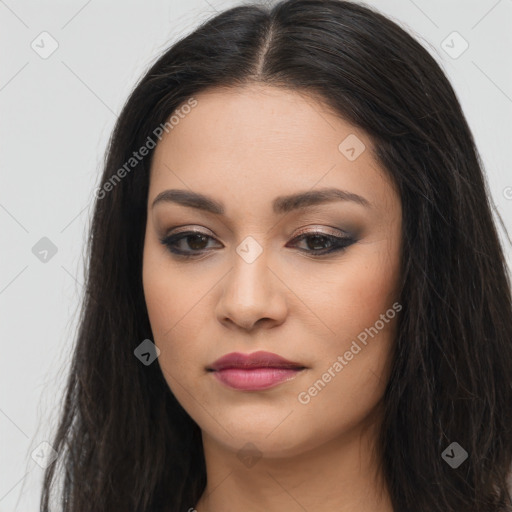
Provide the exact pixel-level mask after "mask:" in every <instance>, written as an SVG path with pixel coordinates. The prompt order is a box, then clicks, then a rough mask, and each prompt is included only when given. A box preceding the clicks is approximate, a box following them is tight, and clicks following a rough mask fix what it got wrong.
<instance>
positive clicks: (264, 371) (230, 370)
mask: <svg viewBox="0 0 512 512" xmlns="http://www.w3.org/2000/svg"><path fill="white" fill-rule="evenodd" d="M306 369H307V367H306V366H304V365H303V364H300V363H296V362H293V361H289V360H288V359H285V358H283V357H281V356H278V355H277V354H272V353H270V352H263V351H260V352H254V353H252V354H241V353H238V352H233V353H231V354H227V355H225V356H223V357H221V358H220V359H218V360H217V361H215V362H214V363H213V364H211V365H210V366H209V367H207V368H206V370H207V371H208V372H211V373H212V374H213V376H214V377H215V378H216V379H217V380H218V381H220V382H221V383H223V384H224V385H226V386H228V387H230V388H232V389H238V390H245V391H257V390H262V389H268V388H271V387H274V386H276V385H278V384H280V383H282V382H285V381H289V380H291V379H293V378H295V377H296V376H297V375H298V374H299V373H301V372H303V371H304V370H306Z"/></svg>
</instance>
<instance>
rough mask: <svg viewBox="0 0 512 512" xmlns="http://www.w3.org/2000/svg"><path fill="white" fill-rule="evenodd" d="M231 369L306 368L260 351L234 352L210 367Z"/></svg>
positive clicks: (217, 369) (211, 368) (213, 368)
mask: <svg viewBox="0 0 512 512" xmlns="http://www.w3.org/2000/svg"><path fill="white" fill-rule="evenodd" d="M230 368H238V369H244V370H252V369H256V368H279V369H294V370H302V369H304V368H305V366H304V365H303V364H300V363H297V362H294V361H289V360H288V359H285V358H284V357H281V356H278V355H277V354H273V353H271V352H265V351H259V352H253V353H252V354H242V353H240V352H232V353H230V354H226V355H225V356H222V357H221V358H220V359H217V360H216V361H215V362H214V363H212V364H211V365H210V366H208V367H207V368H206V369H207V370H208V371H221V370H227V369H230Z"/></svg>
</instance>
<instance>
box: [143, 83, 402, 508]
mask: <svg viewBox="0 0 512 512" xmlns="http://www.w3.org/2000/svg"><path fill="white" fill-rule="evenodd" d="M195 98H196V99H197V102H198V103H197V106H195V107H194V108H192V109H191V111H190V113H188V114H187V115H186V116H184V117H183V118H182V119H181V120H180V121H179V123H178V124H177V125H175V126H174V128H173V129H172V130H170V131H169V133H167V134H165V135H164V137H163V138H162V140H161V141H160V142H159V143H158V144H157V147H156V149H155V153H154V156H153V160H152V167H151V176H150V187H149V194H148V220H147V226H146V235H145V245H144V259H143V286H144V294H145V299H146V304H147V308H148V313H149V318H150V322H151V327H152V331H153V335H154V342H155V344H156V346H157V347H158V348H159V349H160V355H159V357H158V362H159V364H160V367H161V369H162V372H163V374H164V376H165V379H166V381H167V383H168V385H169V387H170V389H171V391H172V392H173V393H174V395H175V396H176V398H177V400H178V401H179V402H180V403H181V405H182V406H183V407H184V409H185V410H186V411H187V412H188V414H189V415H190V416H191V417H192V418H193V420H194V421H195V422H196V423H197V424H198V425H199V427H200V428H201V431H202V437H203V446H204V453H205V460H206V467H207V478H208V483H207V488H206V490H205V492H204V493H203V495H202V496H201V499H200V500H199V502H198V503H197V504H196V503H191V504H190V510H193V508H195V509H196V510H197V511H198V512H220V511H222V512H231V511H239V510H244V511H247V512H251V511H256V510H258V511H261V510H266V511H267V512H274V511H279V512H282V510H287V511H292V512H294V511H297V512H298V511H304V510H308V511H313V510H323V511H334V510H336V511H338V512H339V511H342V512H345V511H346V512H348V511H350V512H363V511H365V512H366V511H368V510H375V511H381V512H392V510H393V509H392V507H391V504H390V500H389V495H388V491H387V489H386V486H385V485H384V483H383V479H382V475H381V473H380V472H379V471H378V466H377V465H378V462H379V457H380V455H379V450H378V446H377V444H376V442H375V440H376V436H377V434H378V431H379V428H380V421H381V418H382V397H383V394H384V391H385V386H386V383H387V381H388V378H389V372H390V368H391V360H392V355H393V348H394V341H395V337H396V328H395V325H396V320H397V318H398V315H399V313H397V314H396V316H395V317H394V319H392V320H388V322H387V323H384V327H383V328H381V329H380V330H379V331H378V334H377V335H374V336H373V337H368V341H367V345H366V346H364V345H362V344H361V343H358V344H359V345H360V346H361V347H363V348H362V349H361V351H359V352H358V353H357V355H354V356H353V358H352V359H351V360H350V361H347V360H346V358H344V361H345V362H346V363H347V364H346V366H345V365H344V366H343V369H342V370H341V371H338V372H334V373H335V377H332V378H331V380H330V381H329V382H328V383H326V384H325V386H324V387H323V388H322V389H321V390H320V391H319V392H318V393H317V394H316V395H315V396H310V401H309V402H308V403H306V404H305V403H301V402H300V401H299V400H298V396H299V394H300V393H301V392H303V393H304V392H307V391H308V389H309V388H310V387H311V386H312V385H313V384H314V383H315V381H317V380H318V379H320V378H322V375H323V374H325V372H327V370H328V369H329V368H332V366H333V363H334V362H335V361H337V358H338V356H342V357H343V355H344V354H345V353H346V352H347V351H348V350H349V349H350V347H351V345H352V343H353V341H354V340H357V336H358V335H359V334H360V333H361V332H362V331H364V330H365V328H370V327H371V326H374V325H375V323H376V321H377V320H379V318H381V316H380V315H382V314H385V313H386V311H387V310H389V309H390V308H392V304H393V303H395V301H397V299H398V293H397V292H398V283H399V279H400V273H399V268H400V254H401V222H402V221H401V217H402V211H401V202H400V196H399V194H398V192H397V190H396V189H395V187H394V186H393V184H392V183H391V182H390V180H389V178H388V177H387V175H386V174H385V172H384V170H383V169H382V168H381V167H380V166H379V164H378V162H377V160H376V159H374V157H373V155H372V143H371V141H370V139H369V138H368V136H367V135H366V134H365V133H364V132H362V131H361V130H359V129H357V128H355V127H354V126H352V125H351V124H349V123H347V122H346V121H344V120H343V119H341V118H340V117H338V116H336V115H335V113H333V112H332V111H329V109H328V108H327V107H326V106H325V105H324V104H323V103H322V102H321V101H320V100H319V99H318V98H316V99H315V98H313V97H312V96H306V95H303V94H299V93H297V92H292V91H290V90H284V89H279V88H274V87H270V86H263V85H254V84H251V85H248V86H245V87H243V88H237V89H231V90H228V89H215V90H209V91H206V92H203V93H201V94H199V95H197V96H195ZM349 134H355V135H356V136H357V138H358V139H359V140H360V141H362V142H363V143H364V145H365V146H366V149H365V150H364V151H363V152H362V153H361V154H360V155H359V156H358V157H357V158H356V159H355V160H353V161H350V160H349V159H347V158H346V157H345V156H344V154H342V153H341V152H340V150H339V149H338V145H339V144H340V143H341V142H342V141H343V140H344V139H345V138H346V137H347V136H348V135H349ZM329 187H335V188H338V189H342V190H347V191H349V192H351V193H355V194H358V195H360V196H363V197H364V198H365V199H366V200H367V201H369V202H370V204H371V206H370V207H365V206H363V205H361V204H358V203H356V202H352V201H340V200H335V201H330V202H326V203H323V204H320V205H316V206H312V207H309V208H305V209H302V210H296V211H290V212H288V213H286V214H283V213H279V214H276V213H274V212H273V210H272V206H271V203H272V201H273V200H274V199H275V198H276V197H277V196H283V195H289V194H293V193H297V192H305V191H311V190H319V189H323V188H329ZM167 189H182V190H189V191H190V190H191V191H194V192H199V193H202V194H205V195H208V196H210V197H212V198H213V199H215V200H216V201H219V202H221V203H223V205H224V208H225V215H217V214H212V213H207V212H204V211H201V210H198V209H195V208H192V207H188V206H183V205H180V204H177V203H172V202H165V201H161V202H159V203H157V204H156V205H155V206H154V207H152V203H153V200H154V199H155V198H156V197H157V196H158V194H160V193H161V192H162V191H164V190H167ZM178 227H180V231H181V232H183V231H187V230H188V229H193V230H198V231H201V232H202V233H204V234H205V235H206V236H208V237H211V238H207V239H206V240H203V241H201V240H199V241H198V240H197V238H196V239H195V240H194V239H190V238H189V239H188V242H187V239H186V238H185V239H182V240H181V241H180V242H178V243H177V247H178V248H179V249H181V250H182V251H186V252H194V251H195V252H196V253H199V254H200V256H199V257H196V258H195V259H194V258H191V259H179V257H176V256H175V255H173V254H172V253H171V252H170V250H169V249H168V248H167V247H166V246H165V245H163V244H162V243H161V241H160V238H163V237H165V236H167V235H170V234H175V233H176V231H177V228H178ZM303 229H305V230H306V231H308V232H309V233H310V234H311V233H317V232H321V234H331V235H335V236H347V234H348V235H350V236H353V237H354V238H355V242H354V243H352V244H351V245H348V246H347V247H346V248H345V249H344V250H343V251H339V252H333V253H331V254H327V255H325V256H321V257H316V258H315V256H312V255H311V254H312V253H314V251H315V250H316V251H317V252H319V253H320V252H322V251H325V249H328V248H329V247H330V245H329V241H328V240H326V239H324V238H320V240H318V239H315V238H314V235H311V236H313V238H311V237H310V238H306V239H303V240H296V238H297V236H298V233H299V230H303ZM248 236H251V237H253V238H254V239H255V240H256V241H257V243H258V244H259V247H260V248H261V250H262V252H261V254H260V255H259V256H258V257H257V258H256V259H255V260H254V261H252V262H251V263H248V262H247V261H246V260H245V259H244V258H242V257H241V256H240V255H239V253H237V251H236V249H237V247H239V246H240V244H242V242H243V241H244V239H245V238H246V237H248ZM315 240H316V241H315ZM242 246H243V244H242ZM306 251H309V253H307V252H306ZM352 346H353V345H352ZM259 350H265V351H269V352H273V353H276V354H279V355H281V356H282V357H285V358H287V359H289V360H291V361H295V362H299V363H301V364H302V365H303V366H306V367H307V368H306V369H305V370H303V371H302V372H300V373H298V374H296V376H295V378H293V379H291V380H288V381H285V382H282V383H280V384H279V385H277V386H275V387H273V388H270V389H267V390H263V391H239V390H234V389H231V388H228V387H226V386H225V385H223V384H222V383H221V382H219V381H217V379H216V378H215V377H214V376H213V374H212V373H211V372H208V371H206V367H207V366H208V365H209V364H211V363H212V362H213V361H215V360H216V359H218V358H219V357H221V356H222V355H224V354H227V353H230V352H243V353H251V352H254V351H259ZM302 396H304V395H302ZM247 443H252V445H253V446H254V447H255V450H257V451H256V452H255V453H257V456H256V457H255V458H254V459H252V460H251V459H244V460H241V459H243V457H241V455H243V454H246V453H247V451H248V450H249V448H248V447H247V446H246V445H247Z"/></svg>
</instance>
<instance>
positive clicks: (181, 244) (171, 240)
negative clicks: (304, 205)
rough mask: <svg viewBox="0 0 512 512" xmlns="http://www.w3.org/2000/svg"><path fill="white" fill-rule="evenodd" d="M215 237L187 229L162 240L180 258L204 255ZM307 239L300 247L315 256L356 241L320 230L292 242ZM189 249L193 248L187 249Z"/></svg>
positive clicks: (337, 249)
mask: <svg viewBox="0 0 512 512" xmlns="http://www.w3.org/2000/svg"><path fill="white" fill-rule="evenodd" d="M209 240H215V238H213V237H211V236H209V235H207V234H205V233H203V232H201V231H185V232H182V233H178V234H175V235H170V236H167V237H164V238H161V239H160V242H161V243H162V244H163V245H165V246H166V247H167V249H168V250H169V251H170V252H171V253H172V254H174V255H176V256H177V257H180V258H197V257H200V256H203V255H204V254H205V253H207V252H209V251H210V250H211V249H207V246H208V241H209ZM303 240H306V246H307V248H306V249H300V250H301V252H305V253H307V254H309V255H311V256H313V257H320V256H324V255H327V254H330V253H334V252H338V251H343V250H344V249H346V248H347V247H348V246H349V245H352V244H353V243H355V241H356V240H354V239H353V238H351V237H348V236H334V235H329V234H326V233H322V232H319V231H312V232H305V233H302V234H300V235H299V236H297V237H295V238H294V239H293V240H292V242H297V241H298V242H302V241H303ZM187 246H188V249H191V250H187Z"/></svg>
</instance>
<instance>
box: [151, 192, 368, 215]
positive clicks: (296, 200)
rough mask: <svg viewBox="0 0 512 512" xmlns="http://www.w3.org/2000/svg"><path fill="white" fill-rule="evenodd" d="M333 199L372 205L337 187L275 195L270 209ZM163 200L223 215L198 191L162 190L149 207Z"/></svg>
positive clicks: (282, 209)
mask: <svg viewBox="0 0 512 512" xmlns="http://www.w3.org/2000/svg"><path fill="white" fill-rule="evenodd" d="M333 201H352V202H355V203H357V204H360V205H361V206H364V207H366V208H371V207H372V204H371V203H370V202H369V201H368V200H367V199H365V198H364V197H362V196H360V195H358V194H354V193H353V192H348V191H346V190H340V189H337V188H324V189H320V190H310V191H307V192H299V193H296V194H291V195H287V196H279V197H276V198H275V199H274V201H273V202H272V209H273V211H274V213H275V214H282V213H288V212H290V211H292V210H302V209H305V208H308V207H310V206H316V205H319V204H323V203H329V202H333ZM163 202H170V203H177V204H180V205H182V206H187V207H189V208H196V209H198V210H204V211H206V212H209V213H213V214H215V215H224V213H225V209H224V205H223V204H222V203H221V202H219V201H216V200H215V199H213V198H211V197H208V196H206V195H203V194H199V193H198V192H191V191H190V190H179V189H169V190H164V191H163V192H160V194H158V195H157V196H156V198H155V199H154V200H153V203H152V205H151V208H154V207H155V205H157V204H158V203H163Z"/></svg>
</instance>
